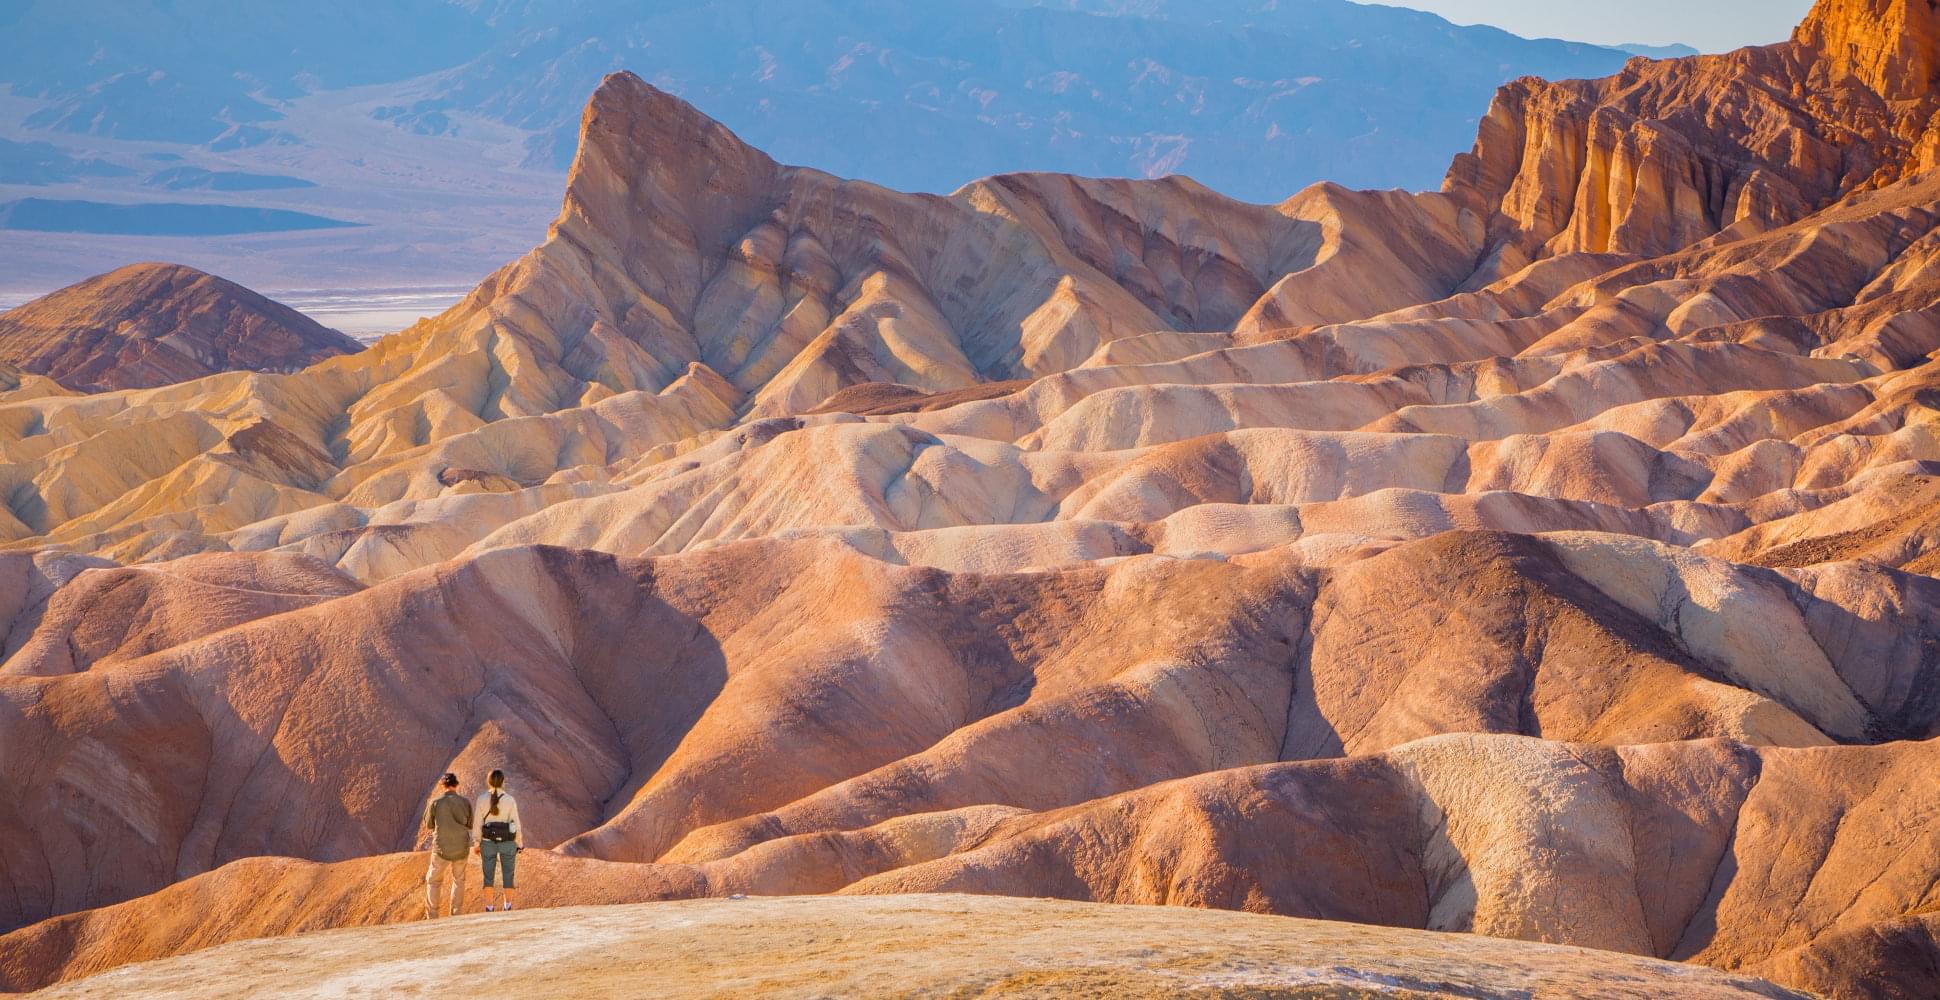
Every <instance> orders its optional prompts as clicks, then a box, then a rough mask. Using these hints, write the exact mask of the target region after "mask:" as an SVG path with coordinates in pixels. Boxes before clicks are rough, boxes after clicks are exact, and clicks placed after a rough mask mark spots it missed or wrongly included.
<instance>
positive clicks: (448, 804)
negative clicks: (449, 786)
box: [424, 792, 472, 861]
mask: <svg viewBox="0 0 1940 1000" xmlns="http://www.w3.org/2000/svg"><path fill="white" fill-rule="evenodd" d="M424 828H425V829H427V830H431V831H434V832H435V834H436V837H435V838H434V840H435V844H434V846H435V848H436V850H437V852H438V856H439V857H441V858H443V859H445V860H446V861H462V860H464V857H465V855H466V854H467V853H469V852H470V851H471V849H472V804H471V802H470V801H469V800H467V799H466V798H465V797H464V796H463V795H460V794H458V793H457V792H446V793H444V794H443V795H440V796H438V797H437V798H435V799H432V800H431V807H430V808H429V809H426V810H425V811H424Z"/></svg>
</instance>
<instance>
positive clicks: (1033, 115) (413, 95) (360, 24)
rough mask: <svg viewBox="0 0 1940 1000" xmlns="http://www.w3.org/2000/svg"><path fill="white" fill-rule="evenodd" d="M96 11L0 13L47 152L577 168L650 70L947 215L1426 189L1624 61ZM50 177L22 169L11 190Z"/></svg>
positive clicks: (1111, 10)
mask: <svg viewBox="0 0 1940 1000" xmlns="http://www.w3.org/2000/svg"><path fill="white" fill-rule="evenodd" d="M78 6H79V7H80V8H81V9H80V10H78V11H77V10H76V9H75V8H76V7H77V4H76V3H73V2H61V3H53V2H48V0H30V2H28V3H26V4H25V5H24V6H18V7H16V8H15V9H14V10H13V12H12V13H11V14H10V15H9V14H6V13H0V38H4V39H5V40H4V41H0V65H4V67H5V68H4V69H0V74H4V79H3V80H0V82H4V83H5V84H7V85H8V86H9V87H10V89H11V91H12V93H13V94H14V95H16V96H23V97H29V98H35V99H38V100H40V101H42V102H44V103H43V104H42V105H41V106H39V107H37V108H36V109H34V110H33V111H32V112H31V113H30V114H28V115H27V116H26V118H25V119H24V120H23V122H22V124H24V125H26V126H28V127H29V128H32V129H34V130H37V131H41V132H47V133H57V134H58V133H68V134H80V135H94V136H106V137H114V138H120V139H134V140H147V141H160V142H167V143H179V144H183V145H189V146H199V147H202V148H204V149H207V150H211V151H218V152H219V151H224V150H238V149H244V148H248V147H252V146H261V145H265V144H289V143H317V142H324V141H327V139H325V138H324V137H320V136H316V135H306V134H303V133H302V132H299V131H294V130H292V129H291V128H290V126H289V125H288V124H287V123H286V121H285V115H284V110H285V105H286V104H287V103H288V102H290V101H293V100H295V99H297V98H299V97H301V96H302V95H304V94H306V93H312V92H316V91H323V90H337V89H342V88H348V87H359V86H370V85H380V86H385V87H390V88H394V89H395V90H396V99H395V100H387V101H384V102H382V103H381V105H380V106H379V107H377V108H375V109H373V110H372V111H371V112H370V113H371V114H372V115H374V116H375V117H378V118H380V119H383V120H387V121H390V122H392V123H393V124H395V125H396V126H397V127H399V128H403V129H409V130H414V131H417V132H421V133H427V134H450V133H454V132H458V131H461V130H462V129H464V127H465V125H464V124H463V119H464V116H465V115H466V114H467V113H471V112H479V113H483V114H484V115H486V116H488V117H490V118H492V119H496V120H497V121H500V122H504V123H507V124H510V125H513V126H516V127H517V128H519V129H522V130H525V131H527V132H528V133H529V136H528V138H527V139H526V142H527V145H528V151H529V161H530V162H531V163H532V164H533V165H538V166H549V167H554V168H563V167H564V166H565V164H566V163H567V162H568V161H569V160H570V158H571V155H572V139H573V135H574V130H575V129H576V127H577V116H578V111H579V107H580V105H581V104H582V102H583V101H584V100H585V96H586V94H587V93H589V92H590V91H591V89H592V87H593V86H594V85H595V84H596V83H597V82H598V80H599V78H600V77H601V76H602V75H604V74H605V73H608V72H612V71H614V70H618V69H631V70H634V71H635V72H637V73H639V74H640V75H642V76H643V77H645V78H647V79H649V80H651V81H653V82H655V83H656V84H658V85H660V86H661V87H663V88H664V89H667V90H669V91H671V92H673V93H676V94H679V95H681V96H683V97H685V98H687V99H688V100H690V101H693V102H694V103H695V104H697V105H698V106H700V107H702V108H704V109H706V110H707V111H708V112H709V113H710V114H713V115H715V116H717V117H719V118H720V119H721V120H722V121H723V122H724V123H726V124H727V125H728V126H729V127H731V128H733V129H735V130H736V131H737V132H740V133H742V134H743V135H744V136H746V137H747V138H748V139H750V140H751V141H754V142H757V143H760V144H761V145H763V146H765V147H767V148H771V149H773V150H775V151H776V153H777V154H778V155H779V156H780V157H781V158H782V159H784V160H791V161H795V162H800V163H804V164H808V165H812V166H817V167H821V168H823V169H826V170H829V171H832V172H834V173H838V174H843V175H848V176H856V177H861V178H865V179H869V180H876V181H880V182H882V183H885V184H890V185H896V186H903V187H912V188H917V189H923V190H933V191H946V190H949V189H952V188H955V187H957V186H959V185H961V184H963V183H964V182H967V181H969V180H973V179H975V178H976V177H978V176H982V175H986V174H992V173H998V172H1003V171H1011V170H1018V169H1041V170H1058V171H1071V172H1077V173H1084V174H1091V175H1103V176H1153V175H1158V174H1164V173H1171V172H1184V173H1188V174H1191V175H1193V176H1194V177H1195V178H1196V179H1198V180H1200V181H1202V182H1204V183H1206V184H1208V185H1210V186H1212V187H1214V188H1216V189H1219V190H1221V191H1225V192H1227V193H1230V194H1233V195H1236V196H1239V197H1243V198H1248V199H1252V200H1258V201H1271V200H1278V199H1280V198H1283V197H1285V196H1287V195H1288V194H1291V193H1292V192H1293V191H1295V190H1297V189H1298V188H1300V187H1302V186H1304V185H1306V184H1308V183H1310V182H1312V181H1316V180H1320V179H1330V180H1339V181H1342V182H1343V183H1347V184H1350V185H1355V186H1372V187H1388V186H1402V187H1415V188H1419V187H1428V186H1433V185H1435V184H1436V183H1438V182H1439V181H1440V177H1441V171H1442V169H1443V168H1444V167H1446V165H1447V162H1448V157H1449V155H1450V154H1452V153H1454V152H1456V151H1458V150H1460V149H1461V148H1463V147H1465V146H1466V144H1467V142H1468V139H1469V138H1470V136H1471V135H1472V134H1473V122H1474V120H1475V118H1476V117H1477V116H1478V115H1479V114H1480V113H1481V112H1482V110H1484V108H1486V106H1487V103H1488V99H1489V94H1490V93H1491V92H1492V91H1493V89H1494V88H1495V87H1496V86H1497V85H1498V84H1500V83H1502V82H1504V81H1506V80H1508V79H1511V78H1513V77H1517V76H1522V75H1525V74H1535V75H1541V76H1545V77H1552V78H1554V77H1576V76H1598V75H1602V74H1605V73H1608V72H1611V71H1613V70H1614V69H1615V68H1616V67H1617V66H1619V65H1620V64H1621V63H1622V62H1623V61H1624V59H1625V58H1626V54H1625V53H1624V52H1621V51H1619V50H1615V49H1609V48H1600V47H1597V46H1590V45H1581V44H1575V43H1569V42H1559V41H1530V40H1527V39H1522V38H1518V37H1516V36H1513V35H1510V34H1507V33H1505V32H1502V31H1498V30H1495V29H1492V28H1486V27H1456V26H1454V25H1451V24H1449V23H1448V22H1447V21H1444V20H1442V19H1441V18H1439V17H1436V16H1434V15H1431V14H1424V13H1420V12H1416V11H1410V10H1403V9H1399V8H1390V7H1368V6H1362V5H1359V4H1354V3H1348V2H1346V0H1292V2H1284V0H1283V2H1274V0H1192V2H1186V0H944V2H938V3H924V4H907V3H902V2H896V0H710V2H704V3H699V4H672V3H645V4H643V3H637V2H619V0H566V2H556V0H548V2H545V3H540V2H536V0H474V2H469V3H448V2H442V0H404V2H400V3H386V4H360V3H349V2H343V0H334V2H332V0H326V2H320V3H314V4H307V5H281V4H279V5H267V6H252V7H251V8H249V10H248V13H247V14H245V15H241V16H238V15H236V14H234V13H233V12H231V13H222V12H218V11H217V7H219V6H222V5H218V4H216V3H214V2H213V0H182V2H167V0H137V2H134V3H126V2H113V3H110V2H108V0H80V2H79V3H78ZM89 8H99V9H98V10H97V9H89ZM226 9H227V8H225V10H226ZM211 24H223V25H226V26H227V27H226V30H221V31H214V32H212V31H210V30H209V29H208V26H209V25H211ZM214 66H221V67H224V68H223V69H222V70H221V71H219V72H218V71H215V70H212V69H209V68H208V67H214ZM232 68H233V69H232ZM43 153H44V151H43ZM32 155H33V151H31V150H29V151H25V152H23V151H21V150H17V149H13V148H11V147H8V148H7V149H6V150H5V151H4V152H0V156H4V157H5V159H4V160H0V170H4V171H6V172H7V173H8V175H9V176H17V175H19V174H21V173H23V171H22V170H21V169H20V167H19V163H18V161H20V160H22V159H23V158H24V157H26V156H32ZM43 158H44V157H43ZM39 169H41V170H43V171H44V170H45V167H44V166H41V167H39ZM77 169H78V168H77Z"/></svg>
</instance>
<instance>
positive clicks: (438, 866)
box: [424, 848, 470, 920]
mask: <svg viewBox="0 0 1940 1000" xmlns="http://www.w3.org/2000/svg"><path fill="white" fill-rule="evenodd" d="M428 853H429V854H430V855H431V864H430V865H429V866H428V867H426V868H425V870H424V918H425V919H426V920H430V919H431V918H432V917H435V916H438V915H439V913H438V909H439V908H438V903H439V897H440V896H443V895H444V886H443V885H441V884H440V883H442V882H444V880H445V879H446V878H447V877H448V878H450V879H451V914H452V916H457V915H458V914H459V912H460V911H462V910H464V908H465V869H467V868H469V867H470V866H469V865H467V864H465V859H464V858H462V857H461V858H458V859H457V860H453V859H451V858H441V857H439V856H438V852H437V850H436V849H435V848H434V849H433V850H431V851H430V852H428Z"/></svg>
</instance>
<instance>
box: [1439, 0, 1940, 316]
mask: <svg viewBox="0 0 1940 1000" xmlns="http://www.w3.org/2000/svg"><path fill="white" fill-rule="evenodd" d="M1936 52H1940V14H1936V13H1935V11H1934V10H1933V9H1932V8H1930V7H1929V5H1928V4H1926V2H1925V0H1822V2H1821V3H1819V4H1818V6H1817V7H1816V8H1815V9H1814V10H1813V12H1812V13H1811V15H1810V16H1809V17H1808V18H1807V20H1806V22H1805V23H1804V25H1802V26H1801V27H1800V29H1799V31H1798V33H1797V36H1796V37H1795V39H1794V40H1792V41H1790V42H1787V43H1783V44H1780V45H1773V46H1767V47H1763V48H1749V49H1741V50H1739V51H1736V52H1731V53H1727V54H1723V55H1712V56H1693V57H1689V58H1685V59H1676V60H1666V61H1650V60H1645V59H1633V60H1632V61H1631V62H1630V63H1629V65H1627V66H1625V67H1624V70H1623V72H1621V73H1619V74H1617V75H1616V76H1613V77H1609V78H1607V79H1602V80H1587V81H1586V80H1576V81H1564V82H1555V83H1552V82H1548V81H1543V80H1538V79H1533V78H1532V79H1525V80H1520V81H1517V82H1515V83H1512V84H1510V85H1508V86H1506V87H1504V88H1503V89H1502V90H1501V91H1500V92H1499V93H1498V94H1497V96H1496V99H1495V103H1494V104H1493V105H1492V106H1491V108H1490V110H1489V113H1488V116H1487V117H1486V118H1485V119H1484V120H1483V123H1482V126H1481V129H1480V132H1479V134H1478V136H1477V139H1476V144H1475V149H1474V151H1473V152H1471V153H1467V154H1464V155H1462V156H1459V157H1457V158H1456V161H1455V163H1454V165H1453V166H1452V167H1451V168H1450V170H1449V174H1448V179H1447V181H1446V183H1445V184H1444V190H1445V191H1446V192H1448V193H1449V194H1450V195H1452V196H1454V197H1455V198H1457V199H1458V200H1459V201H1460V202H1461V203H1462V204H1464V205H1465V206H1467V207H1469V208H1470V209H1471V210H1472V211H1475V212H1477V213H1478V214H1481V215H1482V216H1484V217H1485V218H1491V219H1493V221H1492V222H1491V223H1490V230H1491V239H1490V242H1491V246H1492V251H1491V253H1492V257H1491V259H1489V260H1488V261H1487V262H1486V263H1485V266H1484V267H1483V268H1482V269H1481V271H1480V273H1479V274H1478V276H1477V278H1476V279H1475V281H1474V282H1472V284H1481V283H1486V282H1487V281H1493V280H1495V279H1497V278H1500V277H1504V276H1507V275H1509V274H1513V273H1514V272H1515V271H1517V270H1519V269H1520V268H1521V267H1523V266H1524V265H1525V264H1527V263H1528V262H1530V261H1531V260H1536V259H1541V258H1544V257H1549V256H1553V255H1557V254H1568V253H1574V252H1590V253H1608V252H1616V253H1635V254H1645V255H1654V254H1663V253H1668V252H1672V251H1675V250H1679V249H1681V248H1683V247H1686V246H1690V245H1691V244H1693V243H1696V242H1698V241H1699V240H1703V239H1706V238H1709V237H1712V236H1714V235H1717V234H1721V233H1722V234H1726V235H1727V237H1738V236H1743V235H1746V234H1750V233H1757V232H1764V231H1767V230H1770V229H1772V228H1774V227H1776V226H1781V225H1785V224H1788V223H1791V222H1793V221H1796V220H1798V219H1800V218H1803V217H1805V216H1806V215H1809V214H1811V213H1813V212H1815V211H1818V210H1819V209H1821V208H1824V207H1825V206H1827V205H1829V204H1831V203H1832V202H1834V201H1836V200H1838V199H1839V198H1840V197H1842V196H1844V195H1846V194H1849V193H1851V192H1854V191H1860V190H1867V189H1871V188H1877V187H1880V186H1882V185H1885V184H1890V183H1892V182H1894V181H1896V180H1899V179H1901V178H1903V177H1908V176H1911V175H1913V174H1915V173H1917V172H1919V171H1921V170H1924V169H1926V168H1928V167H1930V166H1932V165H1934V163H1935V162H1936V161H1935V156H1936V149H1937V148H1940V147H1937V146H1936V143H1937V142H1940V131H1937V130H1936V125H1940V122H1936V121H1935V120H1934V114H1935V112H1936V111H1940V93H1937V92H1936V87H1935V85H1934V80H1935V77H1934V66H1935V61H1936V59H1940V55H1936Z"/></svg>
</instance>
